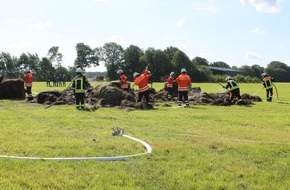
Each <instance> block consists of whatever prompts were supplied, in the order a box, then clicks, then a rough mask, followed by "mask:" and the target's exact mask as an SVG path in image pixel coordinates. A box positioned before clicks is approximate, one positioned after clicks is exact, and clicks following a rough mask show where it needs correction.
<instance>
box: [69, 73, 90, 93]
mask: <svg viewBox="0 0 290 190" xmlns="http://www.w3.org/2000/svg"><path fill="white" fill-rule="evenodd" d="M86 82H87V81H86V78H85V77H84V76H82V75H80V76H78V77H76V78H75V79H74V81H73V85H72V87H73V89H74V92H75V93H85V83H86Z"/></svg>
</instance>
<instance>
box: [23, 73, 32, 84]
mask: <svg viewBox="0 0 290 190" xmlns="http://www.w3.org/2000/svg"><path fill="white" fill-rule="evenodd" d="M24 81H25V85H26V87H28V86H32V74H31V73H26V74H25V76H24Z"/></svg>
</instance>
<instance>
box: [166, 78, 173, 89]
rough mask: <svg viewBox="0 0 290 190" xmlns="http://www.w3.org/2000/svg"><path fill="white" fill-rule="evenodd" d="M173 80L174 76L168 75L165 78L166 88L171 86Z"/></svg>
mask: <svg viewBox="0 0 290 190" xmlns="http://www.w3.org/2000/svg"><path fill="white" fill-rule="evenodd" d="M173 82H174V77H172V76H169V77H168V79H167V88H172V87H173Z"/></svg>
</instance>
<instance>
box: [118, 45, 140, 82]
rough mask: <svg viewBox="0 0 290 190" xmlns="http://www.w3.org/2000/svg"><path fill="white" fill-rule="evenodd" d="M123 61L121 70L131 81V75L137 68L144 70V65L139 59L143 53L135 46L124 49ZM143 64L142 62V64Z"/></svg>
mask: <svg viewBox="0 0 290 190" xmlns="http://www.w3.org/2000/svg"><path fill="white" fill-rule="evenodd" d="M124 52H125V61H124V63H123V64H122V65H121V69H123V71H124V72H125V73H126V74H127V77H128V78H129V79H133V77H132V75H133V73H134V72H135V71H138V70H139V68H144V67H145V65H144V64H142V63H141V61H140V58H141V57H142V56H143V55H144V52H143V51H142V50H141V49H140V48H139V47H137V46H134V45H130V46H129V47H128V48H126V49H125V51H124ZM143 63H144V62H143Z"/></svg>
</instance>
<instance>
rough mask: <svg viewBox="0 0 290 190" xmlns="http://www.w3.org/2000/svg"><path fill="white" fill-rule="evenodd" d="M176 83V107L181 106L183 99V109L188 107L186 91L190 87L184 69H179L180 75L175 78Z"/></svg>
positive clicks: (189, 79) (189, 80) (189, 81)
mask: <svg viewBox="0 0 290 190" xmlns="http://www.w3.org/2000/svg"><path fill="white" fill-rule="evenodd" d="M176 82H177V84H178V100H177V104H178V106H181V104H182V99H184V103H185V108H188V107H189V101H188V91H189V88H190V87H191V78H190V76H189V75H187V72H186V69H185V68H182V69H181V74H180V75H179V76H178V77H177V78H176Z"/></svg>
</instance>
